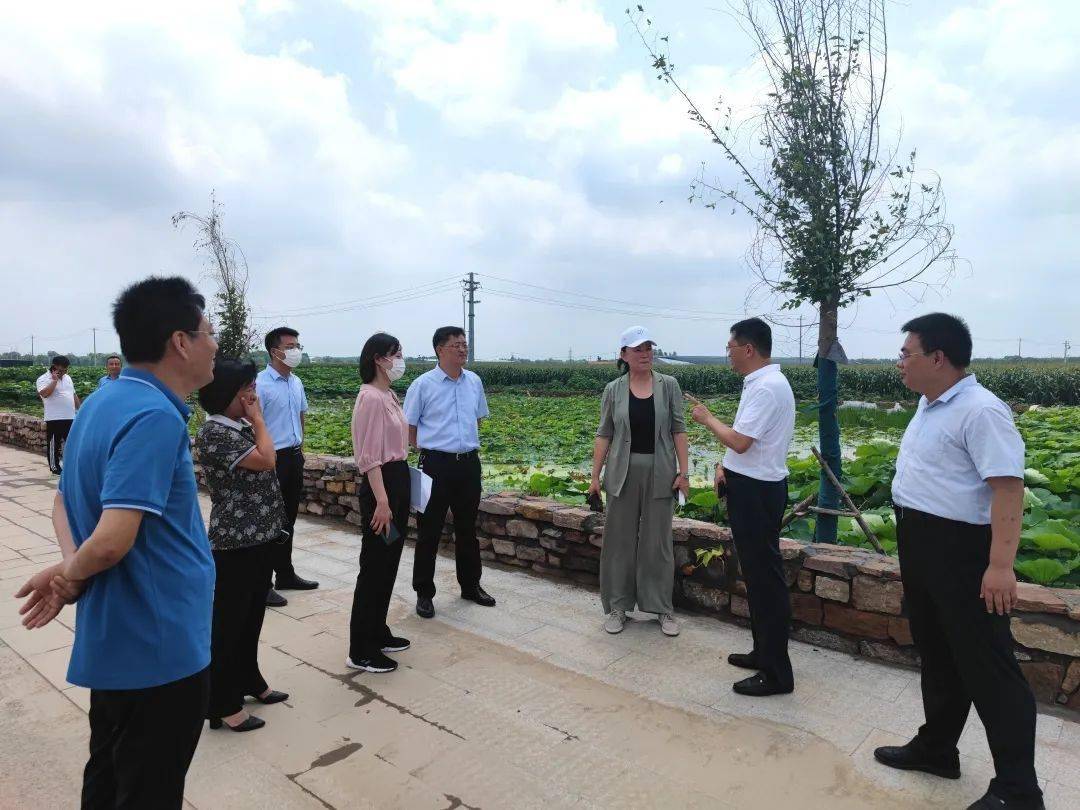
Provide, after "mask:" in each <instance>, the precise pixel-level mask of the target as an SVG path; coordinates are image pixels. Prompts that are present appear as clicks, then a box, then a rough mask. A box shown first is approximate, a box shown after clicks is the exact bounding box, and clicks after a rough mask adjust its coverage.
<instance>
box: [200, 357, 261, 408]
mask: <svg viewBox="0 0 1080 810" xmlns="http://www.w3.org/2000/svg"><path fill="white" fill-rule="evenodd" d="M257 373H258V369H256V368H255V362H254V361H253V360H242V359H241V358H239V357H222V356H221V355H218V357H217V358H216V359H215V360H214V379H213V380H212V381H210V382H208V383H207V384H206V385H204V386H203V387H202V388H200V389H199V404H200V405H202V407H203V410H204V411H206V412H207V413H210V414H215V413H224V412H225V409H226V408H228V407H229V403H230V402H232V401H233V399H234V398H235V397H236V393H237V392H238V391H239V390H240V389H241V388H243V387H245V386H247V385H251V383H252V382H254V380H255V375H256V374H257Z"/></svg>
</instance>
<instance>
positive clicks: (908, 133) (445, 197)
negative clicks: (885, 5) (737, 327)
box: [0, 0, 1080, 359]
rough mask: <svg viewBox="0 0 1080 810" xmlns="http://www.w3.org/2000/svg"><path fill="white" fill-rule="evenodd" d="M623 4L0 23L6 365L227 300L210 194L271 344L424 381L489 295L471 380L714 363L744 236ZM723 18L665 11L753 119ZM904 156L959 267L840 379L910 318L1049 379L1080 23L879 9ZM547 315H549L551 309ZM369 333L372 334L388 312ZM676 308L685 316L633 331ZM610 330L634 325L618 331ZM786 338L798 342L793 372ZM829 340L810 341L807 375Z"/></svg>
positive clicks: (88, 6) (859, 317)
mask: <svg viewBox="0 0 1080 810" xmlns="http://www.w3.org/2000/svg"><path fill="white" fill-rule="evenodd" d="M625 5H626V4H625V0H623V2H606V1H605V0H566V1H565V2H558V1H557V0H529V2H520V3H519V2H505V0H441V1H438V0H393V2H391V1H390V0H336V1H335V0H312V2H300V0H296V1H295V2H290V0H254V1H253V2H246V3H241V2H230V1H229V0H208V1H207V2H202V0H189V1H188V2H183V3H147V2H143V1H141V0H133V2H103V3H74V2H73V3H70V4H67V7H66V8H63V9H62V10H58V9H57V6H56V4H52V3H18V4H8V6H7V7H6V9H5V10H4V12H3V20H2V25H0V110H3V117H2V125H0V239H2V244H3V246H4V250H3V258H2V259H0V263H2V264H0V266H2V267H3V279H4V285H3V289H4V295H3V300H2V302H0V313H2V315H3V317H2V320H0V350H4V351H7V350H10V349H11V348H12V347H15V348H17V349H19V350H22V351H29V348H30V341H29V335H31V334H34V335H37V336H38V337H37V338H36V342H35V347H36V348H37V350H38V351H42V350H47V349H55V350H57V351H72V352H86V351H88V349H89V346H90V339H91V332H90V328H91V327H98V328H99V329H100V330H101V331H99V333H98V349H99V351H103V350H107V349H112V348H115V347H116V345H117V341H116V337H115V335H114V334H113V333H112V330H111V328H110V317H109V303H110V301H111V299H112V298H113V297H114V296H115V294H116V292H117V291H118V290H119V289H120V288H121V287H122V286H123V285H124V284H126V283H129V282H131V281H134V280H136V279H138V278H140V277H143V276H145V275H148V274H151V273H169V274H173V273H179V274H183V275H185V276H187V277H189V278H191V279H192V280H194V281H196V282H198V283H199V286H200V287H201V288H202V289H203V291H204V292H206V293H207V294H208V295H209V294H210V293H212V292H213V285H212V283H211V282H210V281H209V280H208V279H207V278H206V276H205V273H204V267H203V264H202V262H201V260H200V258H199V257H198V256H197V255H196V253H195V252H194V250H193V247H192V243H193V240H194V238H195V233H194V231H192V230H186V231H177V230H175V229H174V228H173V227H172V224H171V222H170V217H171V215H172V214H173V213H174V212H176V211H180V210H188V211H195V212H205V211H206V209H207V207H208V204H209V194H210V191H211V189H215V190H216V193H217V196H218V199H219V200H221V201H222V202H223V203H224V206H225V208H224V212H225V226H226V230H227V233H228V234H229V235H230V236H231V237H233V238H234V239H235V240H236V241H237V242H238V243H239V244H240V245H241V246H242V248H243V250H244V252H245V254H246V256H247V259H248V262H249V265H250V269H251V298H252V304H253V306H254V307H255V310H256V314H257V321H256V323H257V324H258V325H259V326H260V327H262V326H267V327H269V326H273V325H278V324H279V323H288V324H291V325H293V326H295V327H296V328H298V329H300V330H301V332H302V337H301V339H302V341H303V343H304V344H305V346H306V347H307V348H308V350H309V351H310V352H312V353H314V354H357V353H358V352H359V349H360V346H361V345H362V344H363V341H364V340H365V339H366V337H367V336H368V335H369V334H371V333H372V332H373V331H376V330H387V331H391V332H392V333H394V334H396V335H397V336H398V337H400V338H401V339H402V341H403V343H404V344H405V348H406V351H407V352H410V353H420V352H421V351H423V350H424V348H425V347H426V346H430V343H429V340H430V334H431V331H432V329H433V328H434V327H435V326H438V325H441V324H443V323H460V322H461V317H462V312H461V310H462V306H461V302H462V299H461V290H460V279H461V278H462V276H463V274H465V273H467V272H469V271H473V272H475V273H477V274H479V275H478V280H479V281H480V282H481V284H482V285H483V288H482V290H481V292H480V294H479V297H480V299H481V303H480V304H479V306H478V321H477V324H478V328H477V335H476V346H477V354H478V357H479V358H481V359H495V358H500V357H507V356H510V355H518V356H527V357H551V356H554V357H566V356H567V354H568V353H569V352H571V351H572V352H573V354H574V356H575V357H583V356H596V355H598V354H604V355H610V354H611V352H612V350H613V348H614V346H615V345H616V343H617V337H618V334H619V333H620V332H621V330H622V329H623V328H624V327H626V326H628V325H630V324H633V323H636V322H644V323H646V324H647V325H648V326H649V327H651V328H652V330H653V331H654V333H655V334H656V335H657V336H658V338H659V341H660V343H661V346H662V347H663V348H665V349H668V350H674V351H678V352H679V353H682V354H705V353H709V354H715V353H718V352H719V351H720V350H721V347H722V345H723V342H724V340H725V338H726V327H727V326H728V325H729V324H730V322H731V321H732V320H733V319H734V318H737V317H739V316H741V315H742V314H743V313H744V312H746V311H748V306H749V307H750V311H754V312H757V311H760V310H764V311H773V310H775V309H776V308H777V306H778V302H775V301H769V300H753V301H751V302H750V303H749V305H748V301H747V293H748V290H749V288H750V287H751V285H752V283H753V276H752V274H751V271H750V270H749V268H748V267H747V265H746V263H745V259H744V257H745V253H746V249H747V246H748V244H749V241H750V238H751V235H752V229H751V227H750V223H749V222H748V221H747V220H746V219H745V218H743V217H741V216H734V217H733V216H731V215H730V211H721V212H717V211H710V210H706V209H704V208H703V207H702V206H700V205H690V204H688V203H687V200H686V198H687V193H688V185H689V183H690V181H691V180H692V179H693V178H694V176H695V175H696V174H697V173H698V171H699V167H700V166H701V164H702V162H704V163H705V166H706V171H707V172H709V173H710V175H717V176H719V177H721V178H723V177H730V176H731V175H730V169H729V168H728V167H726V166H725V165H724V162H723V160H722V157H721V155H720V154H718V152H717V151H716V149H715V147H712V146H711V145H710V144H709V143H708V141H707V139H706V138H705V137H704V136H703V135H702V133H701V132H700V130H697V129H695V128H694V127H693V126H692V125H691V124H690V123H689V122H688V121H687V118H686V115H685V108H684V105H683V104H681V103H679V102H678V101H677V100H675V99H674V98H673V97H672V95H671V91H670V88H668V87H667V86H666V85H664V84H661V83H659V82H657V81H656V79H655V76H654V74H653V72H652V71H651V69H650V67H649V59H648V58H647V54H646V53H645V52H644V51H643V49H642V47H641V44H640V42H638V41H636V38H635V34H634V31H633V29H632V28H631V27H630V26H629V25H628V22H627V19H626V17H625V15H624V13H623V10H624V8H625ZM724 7H725V4H724V2H723V0H696V1H695V2H690V1H689V0H667V2H664V3H654V4H653V7H651V8H650V9H649V11H650V13H651V16H652V17H653V22H654V25H655V26H656V27H657V28H660V29H662V30H663V31H664V32H666V33H667V34H668V35H669V37H670V43H671V49H672V52H673V56H674V59H675V61H676V63H677V65H678V66H679V69H680V75H681V76H682V77H683V78H684V79H685V81H686V82H687V84H688V85H689V87H690V88H691V89H692V90H693V91H694V93H695V95H696V96H697V97H698V98H700V99H701V101H702V103H703V104H704V105H705V106H710V100H711V99H712V98H714V97H716V96H718V95H724V96H725V97H726V98H728V99H732V100H734V101H735V102H736V106H737V109H738V105H739V103H740V102H741V103H745V104H749V103H751V102H752V101H753V99H754V94H755V92H756V91H757V90H758V89H760V85H759V84H757V83H756V80H755V78H754V70H753V65H754V54H753V50H752V48H751V46H750V43H749V41H748V39H747V38H746V36H745V34H743V33H742V32H741V31H740V30H739V28H738V27H737V26H736V25H735V24H734V22H733V20H732V18H731V17H730V16H729V15H728V14H727V13H725V11H724V10H723V9H724ZM889 13H890V18H889V34H890V66H889V87H888V91H889V96H888V100H887V105H888V108H889V113H888V114H889V124H888V130H889V132H891V133H896V132H899V131H900V129H901V128H902V142H903V144H904V146H905V148H908V147H917V148H918V153H919V163H920V165H922V166H924V167H927V168H931V169H933V170H934V171H936V172H937V173H938V174H939V175H940V176H941V180H942V183H943V186H944V190H945V195H946V200H947V205H948V218H949V220H950V221H951V222H952V223H953V224H954V225H955V228H956V239H955V242H954V246H955V248H956V250H957V251H958V253H959V255H960V256H961V257H963V259H964V260H965V262H964V263H963V264H961V265H960V267H959V268H958V270H959V272H958V274H957V276H956V277H955V278H954V279H953V280H952V282H951V284H950V285H949V287H948V290H947V291H946V292H945V293H944V295H943V296H939V295H937V294H933V293H932V294H930V295H929V297H927V298H926V299H925V300H923V301H913V300H912V299H911V298H910V297H908V296H905V295H899V296H897V295H893V296H891V297H884V296H881V297H877V298H875V299H873V300H871V301H868V302H866V303H863V304H861V305H860V306H859V308H858V309H857V310H855V309H853V310H851V311H848V312H846V313H845V314H844V316H843V318H842V326H843V329H842V333H841V337H842V340H843V342H844V345H845V347H846V348H847V350H848V353H849V354H850V355H852V356H887V355H891V354H892V353H893V352H894V351H895V350H896V349H897V347H898V344H899V342H900V340H899V338H898V337H897V336H896V334H895V330H896V329H897V328H898V327H899V325H900V324H901V323H902V322H903V320H904V319H906V318H908V317H911V316H912V315H914V314H918V313H920V312H925V311H928V310H931V309H946V310H950V311H954V312H958V313H961V314H963V315H964V316H966V317H967V319H968V320H969V322H970V324H971V326H972V331H973V332H974V334H975V336H976V353H977V354H979V355H993V356H1001V355H1004V354H1014V353H1015V352H1016V342H1017V338H1018V337H1022V338H1023V341H1024V343H1023V348H1022V351H1023V353H1024V354H1025V355H1050V354H1056V355H1060V353H1061V350H1062V342H1063V341H1064V340H1065V339H1067V338H1071V339H1072V341H1073V344H1074V345H1076V346H1077V349H1076V350H1074V351H1075V352H1080V330H1077V327H1076V322H1077V318H1076V311H1077V302H1078V301H1080V296H1078V295H1077V293H1078V291H1080V284H1078V282H1077V280H1076V270H1077V259H1076V256H1077V254H1078V253H1080V191H1078V189H1080V112H1078V110H1080V105H1078V104H1077V96H1076V89H1075V77H1076V75H1077V72H1078V70H1080V64H1078V62H1080V59H1078V56H1077V54H1078V53H1080V49H1078V48H1077V47H1076V44H1075V39H1074V35H1075V31H1076V30H1077V28H1078V26H1080V11H1078V10H1077V6H1076V4H1075V3H1074V2H1072V1H1071V0H969V2H954V0H933V1H932V2H931V0H908V1H907V2H898V3H894V4H891V5H890V7H889ZM552 302H555V303H552ZM372 304H377V305H372ZM646 306H647V307H651V308H657V307H663V308H665V309H664V311H663V313H662V314H667V315H669V316H670V317H660V314H661V313H657V314H654V315H649V316H645V315H640V314H638V313H641V312H642V311H643V310H644V309H645V307H646ZM611 310H617V311H611ZM796 336H797V332H796V331H795V330H791V331H788V332H786V333H782V334H780V335H778V338H779V341H778V344H779V345H778V348H777V351H778V353H782V354H794V353H795V351H796V350H797V342H796ZM811 344H812V341H811V340H810V339H809V338H808V339H807V346H808V347H809V346H810V345H811Z"/></svg>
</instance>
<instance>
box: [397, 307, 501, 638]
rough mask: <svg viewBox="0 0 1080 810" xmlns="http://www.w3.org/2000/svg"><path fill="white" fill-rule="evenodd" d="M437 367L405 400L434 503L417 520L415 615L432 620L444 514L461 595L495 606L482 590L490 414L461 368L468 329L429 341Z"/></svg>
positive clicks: (440, 332) (478, 386)
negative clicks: (483, 434) (449, 519)
mask: <svg viewBox="0 0 1080 810" xmlns="http://www.w3.org/2000/svg"><path fill="white" fill-rule="evenodd" d="M431 342H432V345H433V346H434V347H435V355H436V356H437V357H438V358H439V364H438V365H437V366H435V368H433V369H432V370H431V371H428V372H426V373H424V374H421V375H420V376H419V377H417V378H416V379H415V380H413V383H412V385H410V386H409V390H408V392H407V393H406V394H405V419H406V421H408V423H409V443H410V444H412V445H413V446H414V447H416V448H417V449H418V450H419V451H420V468H421V469H422V470H423V471H424V472H425V473H427V474H428V475H430V476H431V478H432V485H431V498H430V500H429V501H428V505H427V509H426V510H425V511H424V514H423V515H421V518H420V536H419V538H418V540H417V542H416V552H415V554H414V557H413V590H414V591H416V613H417V615H419V616H421V617H422V618H425V619H430V618H431V617H432V616H434V615H435V605H434V603H433V601H432V600H433V598H434V596H435V555H436V552H437V551H438V549H439V538H440V537H441V536H442V530H443V525H444V524H445V523H446V512H447V510H448V509H450V510H452V511H453V513H454V557H455V561H456V563H457V580H458V585H460V586H461V596H462V598H463V599H468V600H470V601H472V602H476V603H477V604H478V605H483V606H484V607H493V606H494V605H495V600H494V599H493V598H492V597H491V596H489V595H488V594H487V593H486V592H485V591H484V589H483V588H481V587H480V575H481V573H482V567H481V564H480V544H479V541H478V540H477V538H476V516H477V512H478V511H479V508H480V494H481V488H480V453H479V450H480V433H479V426H480V420H481V419H484V418H486V417H487V416H488V405H487V397H485V396H484V384H483V383H482V382H481V381H480V378H479V377H478V376H476V375H475V374H474V373H473V372H471V371H469V370H467V369H466V368H465V363H466V362H467V361H468V358H469V346H468V343H466V341H465V331H464V330H463V329H461V327H458V326H443V327H441V328H439V329H437V330H436V331H435V336H434V337H433V338H432V341H431Z"/></svg>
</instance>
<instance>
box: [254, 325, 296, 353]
mask: <svg viewBox="0 0 1080 810" xmlns="http://www.w3.org/2000/svg"><path fill="white" fill-rule="evenodd" d="M285 335H288V336H289V337H294V338H298V337H300V333H299V332H297V331H296V330H295V329H293V328H291V327H289V326H279V327H278V328H277V329H271V330H270V331H269V332H267V333H266V339H265V340H264V341H263V345H264V346H266V351H267V352H270V351H272V350H273V349H276V348H277V347H278V344H279V343H281V339H282V338H283V337H285Z"/></svg>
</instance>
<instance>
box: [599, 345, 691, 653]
mask: <svg viewBox="0 0 1080 810" xmlns="http://www.w3.org/2000/svg"><path fill="white" fill-rule="evenodd" d="M653 345H654V344H653V340H652V338H651V337H650V336H649V332H648V330H647V329H646V328H645V327H644V326H632V327H630V328H629V329H627V330H626V331H625V332H623V334H622V339H621V341H620V343H619V367H620V368H621V369H622V371H623V374H622V375H621V376H620V377H618V378H617V379H615V380H612V381H611V382H610V383H608V385H607V387H606V388H605V389H604V396H603V400H602V402H601V405H600V427H599V428H598V429H597V431H596V442H595V444H594V446H593V465H592V483H591V484H590V485H589V495H590V496H592V495H594V494H599V492H600V487H601V484H600V470H601V468H604V467H605V462H606V469H605V470H604V482H603V488H604V491H605V492H607V495H608V515H607V523H606V525H605V528H604V546H603V548H602V549H601V553H600V601H601V603H602V604H603V607H604V612H605V613H607V614H608V617H607V620H606V621H605V622H604V629H605V630H607V632H609V633H618V632H620V631H621V630H622V629H623V624H624V623H625V622H626V613H627V611H630V610H633V609H634V608H635V606H636V607H637V609H638V610H641V611H643V612H645V613H655V614H657V617H658V618H659V620H660V629H661V630H663V632H664V633H665V634H666V635H669V636H676V635H678V634H679V625H678V624H677V623H676V621H675V617H674V616H673V615H672V613H673V608H672V604H671V592H672V589H673V587H674V581H675V556H674V551H673V549H672V541H671V517H672V512H673V510H674V495H675V493H676V492H678V491H681V492H682V493H683V494H684V495H685V494H686V493H687V492H688V490H689V487H690V482H689V480H688V479H687V477H686V472H687V456H688V452H689V445H688V442H687V438H686V422H685V420H684V418H683V407H684V406H683V395H682V389H681V388H680V387H679V383H678V381H677V380H676V379H675V378H674V377H669V376H668V375H666V374H657V373H656V372H655V371H653Z"/></svg>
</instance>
